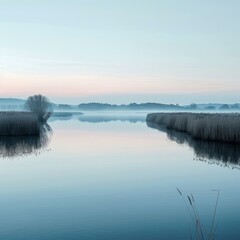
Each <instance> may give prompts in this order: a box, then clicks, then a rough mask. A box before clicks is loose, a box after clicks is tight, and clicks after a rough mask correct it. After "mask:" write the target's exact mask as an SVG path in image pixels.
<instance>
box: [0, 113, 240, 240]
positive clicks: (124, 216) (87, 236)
mask: <svg viewBox="0 0 240 240" xmlns="http://www.w3.org/2000/svg"><path fill="white" fill-rule="evenodd" d="M145 117H146V115H145V114H138V115H136V116H130V117H128V116H126V115H124V116H123V115H119V116H116V115H112V116H109V115H108V116H104V115H101V116H99V115H98V116H93V115H91V116H90V115H89V116H88V115H85V116H77V115H76V116H72V117H71V118H69V117H68V118H67V119H68V120H67V121H64V120H63V118H61V117H59V118H56V117H55V119H54V121H51V119H50V126H51V128H52V129H53V133H52V135H51V138H50V139H51V141H49V140H48V141H47V145H45V144H43V145H44V146H47V149H51V151H41V152H40V154H38V155H36V154H33V153H31V154H26V155H20V156H19V155H17V157H14V156H15V155H13V157H11V158H4V159H3V160H2V161H1V160H0V189H1V198H0V206H1V207H0V238H1V239H9V240H13V239H14V240H18V239H19V240H20V239H21V240H22V239H39V240H40V239H47V240H57V239H70V240H72V239H74V240H75V239H83V240H95V239H104V240H108V239H109V240H112V239H116V240H118V239H119V240H122V239H124V240H126V239H127V240H132V239H141V240H142V239H144V240H149V239H153V240H155V239H189V225H191V222H190V219H189V216H188V213H187V210H186V209H185V206H184V204H183V202H182V200H181V198H180V197H179V194H178V192H177V191H176V187H178V188H180V189H181V190H182V191H183V192H184V193H187V194H190V193H192V194H193V195H194V197H195V199H196V202H197V206H198V212H199V215H200V217H201V220H202V222H203V227H204V229H205V231H208V230H209V228H210V227H211V219H212V212H213V207H214V204H215V200H216V195H215V194H214V193H213V192H212V191H211V190H212V189H219V190H220V200H219V206H218V209H217V216H216V217H217V221H218V228H217V232H216V233H217V237H216V239H237V237H238V236H239V235H240V230H239V228H238V226H239V214H240V209H239V200H240V191H239V190H238V189H239V187H238V182H239V181H240V171H239V170H238V169H236V167H238V165H239V160H237V159H239V151H238V149H237V148H236V149H235V150H234V148H230V147H227V148H224V147H223V146H222V145H221V146H220V145H215V144H210V143H209V144H210V145H209V144H207V143H199V142H195V141H193V140H192V139H190V138H189V137H188V136H187V135H184V136H183V135H182V134H179V133H177V132H173V131H166V130H163V129H159V130H160V131H157V130H156V129H152V128H151V127H154V126H150V125H149V127H148V126H147V125H146V122H145V121H144V119H145ZM60 120H61V121H60ZM170 139H171V140H170ZM16 141H17V140H16ZM25 142H26V141H25ZM33 142H34V144H32V145H31V146H40V145H41V144H39V143H38V144H36V141H33ZM1 143H4V141H2V142H1ZM5 145H7V144H6V143H5ZM1 146H4V144H2V145H1ZM8 146H9V145H8ZM10 146H15V145H14V144H10ZM32 148H34V149H35V147H32ZM36 148H37V147H36ZM13 149H14V148H13ZM226 149H228V151H227V150H226ZM14 152H15V151H14ZM196 158H198V159H202V158H204V159H206V161H207V163H212V162H214V164H206V162H203V161H194V159H196ZM19 159H21V161H19ZM215 163H219V164H218V165H217V164H215ZM225 165H227V166H229V167H223V166H225ZM232 166H233V168H232Z"/></svg>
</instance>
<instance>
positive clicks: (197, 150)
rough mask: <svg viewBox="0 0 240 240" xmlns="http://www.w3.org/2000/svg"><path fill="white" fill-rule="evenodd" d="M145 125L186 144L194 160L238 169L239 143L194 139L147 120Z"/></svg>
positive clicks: (239, 161) (239, 163) (179, 142)
mask: <svg viewBox="0 0 240 240" xmlns="http://www.w3.org/2000/svg"><path fill="white" fill-rule="evenodd" d="M147 126H148V127H150V128H154V129H157V130H160V131H162V132H165V133H166V134H167V137H168V139H169V140H171V141H175V142H177V143H178V144H181V145H188V146H189V147H190V148H192V149H193V151H194V154H195V157H194V160H199V161H205V162H207V163H209V164H217V165H220V166H227V167H232V168H239V169H240V146H239V144H230V143H221V142H213V141H203V140H196V139H193V138H192V137H191V136H190V135H189V134H187V133H183V132H179V131H175V130H172V129H167V128H166V127H165V126H163V125H160V124H156V123H152V122H147Z"/></svg>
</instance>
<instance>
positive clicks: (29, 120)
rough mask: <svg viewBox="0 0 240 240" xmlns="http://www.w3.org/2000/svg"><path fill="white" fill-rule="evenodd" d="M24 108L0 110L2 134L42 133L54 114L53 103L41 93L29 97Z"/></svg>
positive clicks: (25, 134) (26, 134)
mask: <svg viewBox="0 0 240 240" xmlns="http://www.w3.org/2000/svg"><path fill="white" fill-rule="evenodd" d="M24 108H25V111H7V112H6V111H5V112H0V136H32V135H40V132H41V128H42V126H43V125H44V124H45V123H46V122H47V120H48V119H49V117H50V116H51V114H52V110H51V103H50V102H49V100H48V99H47V97H45V96H42V95H40V94H39V95H34V96H31V97H29V98H28V99H27V100H26V102H25V105H24Z"/></svg>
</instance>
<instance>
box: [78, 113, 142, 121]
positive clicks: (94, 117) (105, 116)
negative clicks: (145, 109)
mask: <svg viewBox="0 0 240 240" xmlns="http://www.w3.org/2000/svg"><path fill="white" fill-rule="evenodd" d="M145 119H146V116H145V115H144V114H142V115H141V114H139V115H129V114H128V115H127V114H126V115H124V114H123V115H112V114H103V115H90V114H89V115H81V116H79V118H78V120H79V121H80V122H89V123H101V122H111V121H122V122H123V121H127V122H130V123H137V122H145Z"/></svg>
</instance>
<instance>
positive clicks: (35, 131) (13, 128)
mask: <svg viewBox="0 0 240 240" xmlns="http://www.w3.org/2000/svg"><path fill="white" fill-rule="evenodd" d="M39 134H40V123H39V120H38V116H37V115H36V114H34V113H30V112H0V136H31V135H39Z"/></svg>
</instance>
